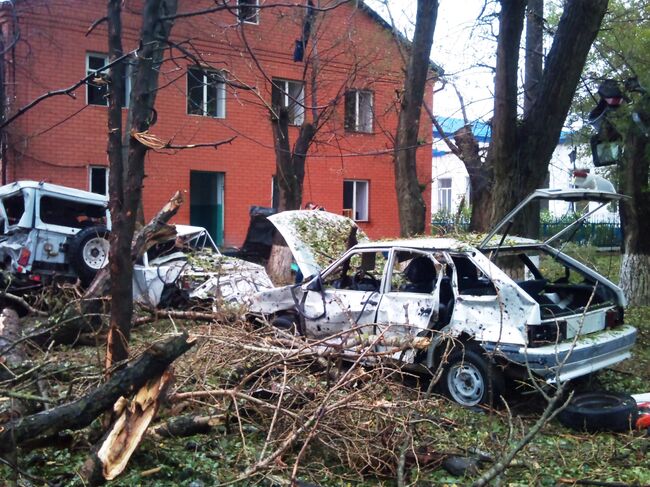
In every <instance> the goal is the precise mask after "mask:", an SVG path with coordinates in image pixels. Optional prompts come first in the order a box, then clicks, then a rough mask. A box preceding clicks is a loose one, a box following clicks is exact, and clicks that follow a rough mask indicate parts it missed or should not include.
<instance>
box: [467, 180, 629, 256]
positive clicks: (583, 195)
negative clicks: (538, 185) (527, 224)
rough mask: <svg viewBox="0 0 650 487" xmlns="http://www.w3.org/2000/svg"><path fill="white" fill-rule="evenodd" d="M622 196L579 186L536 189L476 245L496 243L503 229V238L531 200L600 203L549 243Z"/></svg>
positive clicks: (553, 237)
mask: <svg viewBox="0 0 650 487" xmlns="http://www.w3.org/2000/svg"><path fill="white" fill-rule="evenodd" d="M623 198H627V196H624V195H622V194H619V193H612V192H608V191H600V190H596V189H581V188H570V189H550V188H546V189H538V190H535V191H534V192H533V193H531V194H530V195H528V197H527V198H525V199H524V200H523V201H522V202H521V203H519V204H518V205H517V206H515V208H514V209H513V210H512V211H510V213H508V214H507V215H506V216H504V217H503V218H502V219H501V220H500V221H499V222H498V223H497V224H496V225H495V226H494V227H493V228H492V230H491V231H490V233H488V234H487V235H486V236H485V238H484V239H483V240H482V241H481V243H480V244H479V245H478V246H477V247H478V248H479V249H485V248H486V247H490V246H493V245H496V244H497V243H498V242H494V241H493V238H494V237H495V236H497V234H498V233H499V231H501V230H502V229H505V230H504V232H503V233H502V234H500V235H499V239H500V240H502V239H505V237H506V236H507V235H508V230H509V229H510V224H511V223H512V222H513V221H514V218H515V217H516V216H517V215H518V214H519V213H521V211H522V210H523V209H524V208H525V207H526V206H528V205H529V204H530V203H531V202H533V201H543V200H546V201H550V200H560V201H574V202H576V201H595V202H597V203H601V206H599V207H598V208H597V209H596V210H593V211H589V212H587V213H585V214H584V215H583V216H582V217H580V218H578V219H577V220H576V221H575V222H573V223H572V224H571V225H569V226H567V227H566V228H563V229H562V230H561V231H560V232H558V233H556V234H555V235H553V236H551V237H550V238H549V239H548V240H546V242H545V243H550V242H552V241H553V240H556V239H558V238H559V237H560V236H561V235H564V234H566V233H567V232H568V231H569V230H570V229H571V228H574V227H575V226H576V225H579V224H580V223H581V222H582V221H584V220H585V219H587V218H588V217H589V216H590V215H591V214H593V213H594V212H595V211H597V210H598V209H600V208H601V207H602V206H604V205H606V204H608V203H611V202H612V201H619V200H621V199H623Z"/></svg>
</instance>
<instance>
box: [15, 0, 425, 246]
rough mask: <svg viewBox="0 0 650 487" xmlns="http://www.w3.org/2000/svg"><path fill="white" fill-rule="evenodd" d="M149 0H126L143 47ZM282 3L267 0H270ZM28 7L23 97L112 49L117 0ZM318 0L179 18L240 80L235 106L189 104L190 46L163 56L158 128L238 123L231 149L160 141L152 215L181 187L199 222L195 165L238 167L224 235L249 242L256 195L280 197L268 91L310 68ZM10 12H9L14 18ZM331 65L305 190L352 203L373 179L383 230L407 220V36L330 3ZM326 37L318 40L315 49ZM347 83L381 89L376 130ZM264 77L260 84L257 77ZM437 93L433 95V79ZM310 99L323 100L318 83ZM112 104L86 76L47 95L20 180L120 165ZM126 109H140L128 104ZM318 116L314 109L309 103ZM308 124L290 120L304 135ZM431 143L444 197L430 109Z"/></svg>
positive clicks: (149, 176) (19, 88)
mask: <svg viewBox="0 0 650 487" xmlns="http://www.w3.org/2000/svg"><path fill="white" fill-rule="evenodd" d="M138 3H139V2H134V1H126V2H125V10H124V26H125V27H124V48H125V49H133V48H135V47H136V46H137V39H138V29H139V20H140V18H139V6H138ZM271 3H273V2H265V3H264V5H269V4H271ZM179 4H180V5H179V11H181V12H183V11H189V10H195V9H200V8H201V7H202V6H212V5H214V3H213V2H209V1H207V2H206V1H203V0H201V1H192V2H190V1H183V0H181V1H180V2H179ZM20 8H21V10H19V26H20V32H21V39H22V41H21V42H19V43H18V44H17V45H16V46H15V48H14V50H13V51H12V52H10V53H8V56H7V59H6V61H7V62H8V64H9V66H8V67H9V76H10V77H11V80H10V82H9V88H10V89H9V93H8V95H9V103H10V106H9V110H10V111H14V110H16V109H17V108H18V107H20V106H23V105H24V104H25V103H27V102H29V101H30V100H32V99H34V98H35V97H37V96H39V95H41V94H42V93H44V92H46V91H50V90H54V89H60V88H63V87H67V86H70V85H72V84H73V83H74V82H76V81H78V80H79V79H80V78H82V77H83V76H85V69H86V54H87V53H88V52H96V53H105V52H106V51H107V47H106V45H107V39H106V26H105V24H101V25H99V26H98V27H96V28H95V29H94V30H93V31H92V33H91V34H89V35H86V32H87V30H88V27H89V26H90V25H91V24H92V22H93V21H94V20H96V19H98V18H100V17H101V16H102V15H103V13H104V10H105V2H104V1H103V0H102V1H99V0H83V1H82V0H34V1H33V2H28V5H22V6H21V7H20ZM304 13H305V11H304V9H291V8H265V9H263V10H261V12H260V22H259V25H252V24H244V25H243V26H241V25H238V23H237V20H236V18H235V16H234V15H233V14H232V13H231V12H217V13H214V14H210V15H205V16H200V17H191V18H187V19H179V20H178V21H177V22H176V24H175V25H174V28H173V31H172V37H173V39H174V41H175V42H177V43H184V44H183V45H184V46H185V47H186V48H188V49H192V50H194V51H195V52H197V53H200V55H201V57H202V60H203V62H204V63H206V64H210V65H211V66H213V67H214V68H216V69H223V70H226V71H227V72H228V77H229V79H231V80H233V81H235V82H236V84H237V85H238V87H229V88H228V90H227V99H226V117H225V118H224V119H214V118H209V117H203V116H197V115H188V114H187V109H186V82H187V81H186V67H187V66H188V65H189V64H191V62H190V61H188V60H187V59H184V58H182V56H181V53H180V51H178V50H172V51H171V55H172V56H173V57H174V59H173V60H170V59H168V60H167V61H166V62H165V63H164V64H163V67H162V70H161V76H160V86H161V89H160V92H159V94H158V98H157V104H156V111H157V115H158V121H157V123H156V124H155V125H154V126H153V127H152V129H151V132H152V133H153V134H155V135H156V136H157V137H159V138H160V139H162V140H163V141H167V140H170V139H173V141H174V143H175V144H192V143H204V142H215V141H219V140H225V139H228V138H230V137H233V136H235V137H236V138H235V140H233V141H232V142H231V143H230V144H227V145H222V146H220V147H219V148H218V149H216V150H215V149H214V148H200V149H193V150H182V151H176V152H173V151H167V152H166V153H157V152H153V151H150V152H149V154H148V156H147V161H146V166H145V167H146V179H145V183H144V185H145V187H144V211H145V217H149V216H151V215H153V214H154V213H155V212H156V211H157V210H158V209H159V208H160V207H161V206H162V205H163V204H164V203H165V202H166V201H167V199H168V198H169V196H170V195H171V194H172V193H173V192H174V191H175V190H177V189H180V190H183V191H185V192H188V195H187V199H186V200H187V203H186V204H185V205H184V206H183V207H182V209H181V210H180V212H179V214H178V216H177V217H176V221H177V222H178V223H189V218H190V216H189V215H190V205H189V190H190V187H189V186H190V171H216V172H223V173H225V188H224V211H225V215H224V222H225V223H224V237H225V242H224V243H225V244H226V245H241V243H242V241H243V239H244V237H245V234H246V229H247V226H248V211H249V207H250V206H251V205H261V206H270V205H271V187H272V185H271V178H272V175H273V174H274V173H275V154H274V149H273V138H272V133H271V123H270V118H269V111H268V108H267V106H266V105H267V104H270V101H271V94H270V92H271V85H270V83H269V82H268V80H267V79H266V77H269V78H270V77H279V78H285V79H292V80H302V79H306V80H309V75H310V74H309V73H310V71H309V69H308V70H306V71H305V64H304V63H294V62H293V60H292V56H293V46H294V41H295V39H298V38H299V37H300V32H301V29H302V22H303V16H304ZM6 28H7V25H5V29H6ZM242 28H243V31H244V35H245V38H246V40H247V41H248V42H249V44H250V46H251V49H252V51H253V52H254V53H255V56H256V59H257V62H258V63H259V64H260V65H261V67H262V68H263V71H260V69H259V68H258V66H257V65H256V63H254V62H253V60H252V58H251V56H250V55H249V54H248V52H247V50H246V49H245V46H244V42H243V39H244V36H242ZM314 29H316V32H317V35H318V41H317V49H318V53H319V63H320V65H321V68H322V71H321V72H320V75H319V77H318V78H319V79H318V91H317V94H318V96H317V105H318V106H319V107H322V106H325V105H327V104H329V103H332V101H333V100H337V99H338V100H339V101H338V103H337V104H336V106H335V107H334V108H333V110H332V111H331V116H330V117H329V118H328V120H327V122H326V123H325V124H324V125H323V127H322V128H321V129H320V130H319V132H318V135H317V137H316V141H315V143H314V145H313V146H312V148H311V149H310V152H309V156H308V161H307V173H306V176H305V181H304V198H303V199H304V201H305V202H306V201H314V202H317V203H319V204H321V205H323V206H325V207H326V208H327V209H328V210H329V211H333V212H336V213H341V211H342V204H343V181H344V180H345V179H360V180H367V181H369V190H370V195H369V221H368V222H366V223H362V224H361V226H362V228H363V229H364V230H365V231H366V232H367V233H368V234H369V235H370V236H371V237H374V238H379V237H388V236H395V235H397V234H398V233H399V222H398V219H397V201H396V195H395V188H394V177H393V163H392V156H391V152H390V149H391V147H392V134H393V133H394V131H395V126H396V123H397V117H396V102H397V100H396V94H397V93H398V92H399V90H400V89H401V85H402V81H403V80H402V78H401V74H400V73H401V61H400V56H399V54H398V52H397V49H396V45H395V41H394V39H393V37H392V35H391V34H390V32H389V31H387V30H386V29H385V28H383V27H382V26H380V25H379V24H378V23H377V22H376V21H375V20H374V19H373V18H371V17H370V16H369V15H368V14H367V13H366V12H363V11H361V10H359V9H357V8H355V7H354V6H353V5H349V4H346V5H343V6H341V7H338V8H336V9H333V10H330V11H328V12H326V13H319V14H317V22H316V25H315V27H314ZM312 47H313V46H312V45H310V46H308V51H309V50H310V49H311V48H312ZM346 87H353V88H364V89H370V90H372V91H373V93H374V113H375V119H374V129H375V130H374V133H373V134H355V133H347V132H346V131H345V130H344V127H343V117H344V110H343V100H342V98H341V94H342V93H343V92H344V91H345V89H346ZM247 88H250V89H247ZM428 93H429V95H428V97H427V102H428V103H429V104H431V101H432V100H431V97H432V95H431V93H432V91H431V90H428ZM305 95H306V102H307V104H309V103H310V102H311V92H310V83H309V82H308V83H307V87H306V93H305ZM106 111H107V109H106V107H103V106H92V105H87V104H86V90H85V87H83V86H82V87H80V88H79V89H77V90H76V92H75V98H72V97H69V96H65V95H64V96H57V97H53V98H50V99H48V100H46V101H45V102H43V103H42V104H40V105H39V106H38V107H37V108H35V109H34V110H32V111H30V112H29V113H28V114H26V115H25V116H23V117H22V118H20V119H19V120H18V121H17V122H16V123H14V124H12V125H11V126H10V127H9V130H8V132H9V153H8V157H7V163H8V167H7V180H8V181H12V180H18V179H34V180H44V181H49V182H53V183H57V184H64V185H68V186H73V187H77V188H81V189H88V184H89V183H88V167H89V166H96V165H106V164H107V157H106ZM124 113H125V116H126V110H125V111H124ZM306 116H307V117H308V118H309V117H310V116H311V115H310V112H309V110H308V111H307V113H306ZM297 130H298V129H297V127H291V128H290V138H291V139H292V141H293V140H294V139H295V136H296V134H297ZM420 131H421V134H422V137H421V139H422V140H425V141H426V142H427V143H426V144H425V145H423V146H422V147H421V149H419V150H418V173H419V177H420V181H421V182H422V183H426V190H425V194H424V199H425V201H426V202H429V201H430V200H431V198H430V180H431V145H430V142H431V136H430V134H431V123H430V121H428V120H427V117H426V115H424V116H423V118H422V123H421V127H420Z"/></svg>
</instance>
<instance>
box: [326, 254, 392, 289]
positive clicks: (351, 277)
mask: <svg viewBox="0 0 650 487" xmlns="http://www.w3.org/2000/svg"><path fill="white" fill-rule="evenodd" d="M385 266H386V257H385V256H384V253H383V252H380V251H366V252H357V253H354V254H352V255H351V256H349V257H348V258H347V259H345V260H344V261H343V262H341V263H340V264H339V265H338V266H336V268H334V269H333V270H332V271H330V272H328V273H327V275H326V276H325V277H324V278H323V285H324V287H326V288H335V289H349V290H353V291H379V286H380V284H381V279H382V275H383V273H384V267H385Z"/></svg>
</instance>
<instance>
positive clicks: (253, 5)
mask: <svg viewBox="0 0 650 487" xmlns="http://www.w3.org/2000/svg"><path fill="white" fill-rule="evenodd" d="M239 5H242V2H241V0H237V18H238V19H239V21H240V22H242V23H244V24H253V25H259V23H260V9H259V8H256V7H259V5H260V1H259V0H252V1H251V2H246V3H245V4H244V5H245V6H246V7H251V8H255V15H254V16H253V17H251V18H253V19H254V20H246V19H244V18H242V15H241V13H240V9H239Z"/></svg>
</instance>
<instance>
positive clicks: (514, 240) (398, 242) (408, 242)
mask: <svg viewBox="0 0 650 487" xmlns="http://www.w3.org/2000/svg"><path fill="white" fill-rule="evenodd" d="M482 237H483V235H468V241H463V240H459V239H456V238H447V237H415V238H402V239H394V240H376V241H370V242H363V243H359V244H357V245H355V246H354V248H355V249H374V248H377V247H404V248H411V249H416V250H452V251H467V250H473V249H474V246H475V245H476V242H479V241H480V240H481V238H482ZM500 240H501V235H495V236H494V237H493V238H492V239H491V240H490V243H489V245H487V246H486V247H485V249H484V250H489V249H490V248H492V247H497V245H498V243H499V242H500ZM526 245H541V242H539V241H537V240H533V239H530V238H524V237H514V236H509V237H507V238H506V240H505V241H504V243H503V245H502V247H516V246H526Z"/></svg>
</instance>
